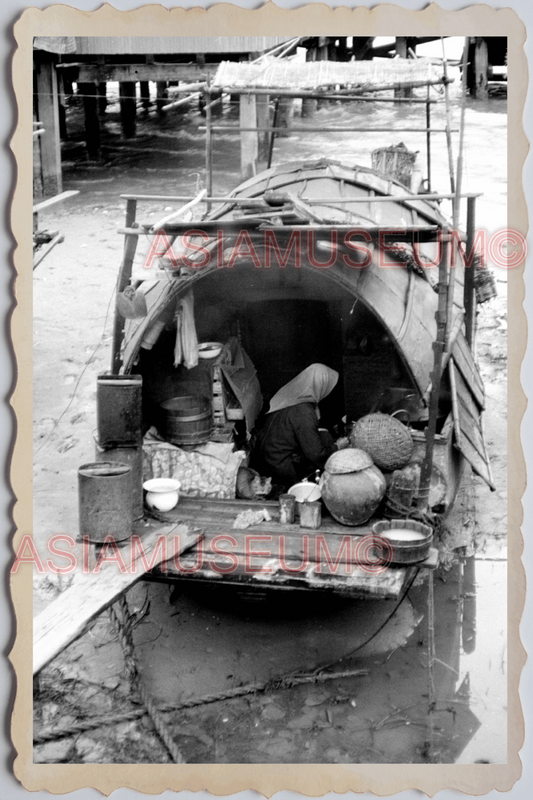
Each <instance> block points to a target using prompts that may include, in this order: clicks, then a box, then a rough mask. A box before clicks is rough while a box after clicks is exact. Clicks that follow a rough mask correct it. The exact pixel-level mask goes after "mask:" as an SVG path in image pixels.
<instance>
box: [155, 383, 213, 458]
mask: <svg viewBox="0 0 533 800" xmlns="http://www.w3.org/2000/svg"><path fill="white" fill-rule="evenodd" d="M160 411H161V419H160V422H159V425H158V430H159V433H160V434H161V436H162V437H163V438H164V439H166V441H167V442H171V443H172V444H177V445H180V446H188V445H189V446H190V445H197V444H203V443H204V442H207V441H208V440H209V438H210V436H211V433H212V430H213V412H212V410H211V401H210V400H209V398H207V397H201V396H197V395H183V396H182V397H172V398H171V399H170V400H165V402H164V403H161V405H160Z"/></svg>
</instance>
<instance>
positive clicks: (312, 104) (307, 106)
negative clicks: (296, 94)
mask: <svg viewBox="0 0 533 800" xmlns="http://www.w3.org/2000/svg"><path fill="white" fill-rule="evenodd" d="M307 61H316V47H312V48H311V49H309V50H308V51H307ZM316 107H317V101H316V100H312V99H311V98H309V97H307V98H306V97H304V98H303V100H302V117H303V118H304V119H305V118H309V117H312V116H314V113H315V111H316Z"/></svg>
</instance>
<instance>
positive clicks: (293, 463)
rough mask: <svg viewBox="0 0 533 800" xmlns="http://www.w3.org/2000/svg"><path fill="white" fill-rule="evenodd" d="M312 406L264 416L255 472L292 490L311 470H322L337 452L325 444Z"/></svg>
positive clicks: (304, 405) (294, 407) (287, 409)
mask: <svg viewBox="0 0 533 800" xmlns="http://www.w3.org/2000/svg"><path fill="white" fill-rule="evenodd" d="M315 409H316V406H315V405H314V404H313V403H299V404H298V405H295V406H290V407H289V408H282V409H280V411H274V413H272V414H267V416H266V417H265V421H264V423H263V426H262V428H261V430H260V431H259V433H258V436H257V444H256V446H255V452H254V456H255V457H254V464H255V466H256V468H257V469H258V470H259V471H260V472H262V473H265V474H266V475H270V476H271V477H272V478H273V479H274V481H275V482H276V483H281V484H283V485H284V486H292V484H294V483H298V481H300V480H302V478H305V477H307V476H308V475H309V474H310V473H311V472H312V471H313V470H314V469H322V467H323V466H324V464H325V463H326V461H327V459H328V458H329V456H330V455H331V453H333V452H334V451H335V450H336V449H337V448H336V446H335V445H334V444H325V443H324V441H323V439H322V437H321V435H320V433H319V430H318V420H317V417H316V412H315Z"/></svg>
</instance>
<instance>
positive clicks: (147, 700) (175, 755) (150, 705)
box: [109, 595, 185, 764]
mask: <svg viewBox="0 0 533 800" xmlns="http://www.w3.org/2000/svg"><path fill="white" fill-rule="evenodd" d="M117 605H118V606H119V607H120V611H121V617H119V615H118V614H117V612H116V609H115V608H114V607H113V606H111V607H110V609H109V615H110V617H111V620H112V622H113V624H114V625H115V628H116V630H117V633H118V638H119V641H120V644H121V647H122V652H123V654H124V661H125V664H126V675H127V677H128V679H129V681H130V683H131V686H132V689H134V690H135V691H137V693H138V695H139V697H140V699H141V702H142V704H143V706H144V707H145V709H146V711H147V713H148V716H149V717H150V720H151V721H152V724H153V726H154V728H155V730H156V731H157V734H158V736H159V738H160V739H161V741H162V742H163V744H164V745H165V747H166V749H167V750H168V752H169V754H170V756H171V758H172V761H173V762H174V763H175V764H184V763H185V761H184V759H183V756H182V754H181V751H180V750H179V748H178V746H177V745H176V742H175V741H174V739H173V737H172V734H171V731H170V729H169V727H168V726H167V724H166V722H165V720H164V719H163V716H162V714H161V712H160V710H159V709H158V708H157V706H156V705H155V703H154V701H153V699H152V698H151V697H150V695H149V694H148V692H147V691H146V687H145V686H144V683H143V682H142V679H141V676H140V674H139V670H138V667H137V660H136V658H135V650H134V645H133V634H132V630H133V623H132V618H131V614H130V611H129V608H128V602H127V600H126V597H125V596H124V595H122V597H121V598H120V600H119V601H118V603H117Z"/></svg>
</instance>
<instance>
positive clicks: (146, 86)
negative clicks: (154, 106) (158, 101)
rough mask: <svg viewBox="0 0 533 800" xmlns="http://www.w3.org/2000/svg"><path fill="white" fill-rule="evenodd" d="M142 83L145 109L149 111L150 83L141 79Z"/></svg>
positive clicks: (142, 98) (142, 97)
mask: <svg viewBox="0 0 533 800" xmlns="http://www.w3.org/2000/svg"><path fill="white" fill-rule="evenodd" d="M140 85H141V100H142V105H143V111H148V109H149V108H150V84H149V82H148V81H141V82H140Z"/></svg>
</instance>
